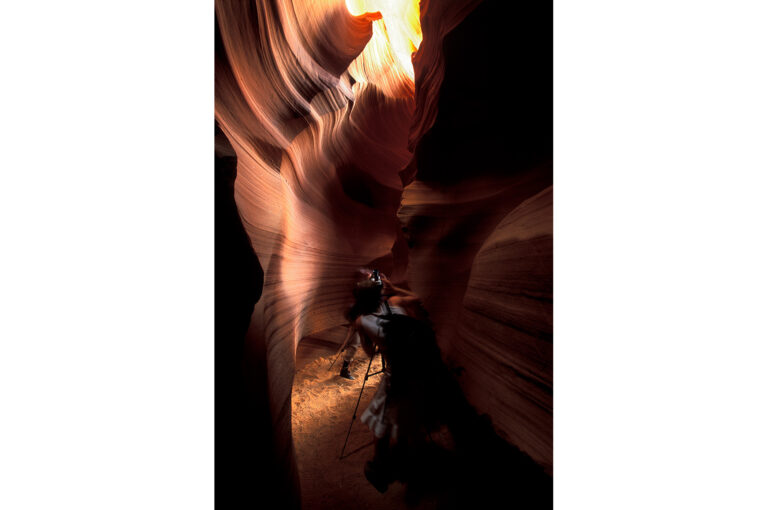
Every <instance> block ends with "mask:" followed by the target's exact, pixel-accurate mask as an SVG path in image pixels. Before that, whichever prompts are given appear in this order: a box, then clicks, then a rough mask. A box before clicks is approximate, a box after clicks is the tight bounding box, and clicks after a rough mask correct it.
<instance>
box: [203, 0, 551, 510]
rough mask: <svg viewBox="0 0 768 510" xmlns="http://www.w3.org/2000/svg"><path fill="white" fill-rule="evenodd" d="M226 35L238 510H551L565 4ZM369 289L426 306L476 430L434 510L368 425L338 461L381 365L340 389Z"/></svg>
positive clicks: (218, 39) (226, 218) (227, 442)
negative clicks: (366, 276)
mask: <svg viewBox="0 0 768 510" xmlns="http://www.w3.org/2000/svg"><path fill="white" fill-rule="evenodd" d="M215 16H216V27H215V45H216V62H215V151H216V152H215V194H216V197H215V198H216V220H215V222H216V224H215V227H216V252H215V258H216V268H215V269H216V308H215V310H216V317H215V318H216V332H215V333H216V340H215V357H216V394H215V396H216V424H215V425H216V452H215V455H216V466H217V467H216V503H217V506H219V507H220V508H238V509H239V508H262V507H263V508H295V509H299V508H303V509H305V510H315V509H318V508H334V509H345V508H350V509H351V508H408V507H413V508H475V507H481V508H482V507H493V508H551V506H552V473H553V455H552V446H553V445H552V422H553V420H552V417H553V412H552V400H553V386H552V372H553V371H552V343H553V342H552V308H553V301H552V281H553V274H552V245H553V235H552V207H553V200H552V197H553V187H552V6H551V4H549V3H546V2H509V1H507V0H421V2H419V1H418V0H346V1H345V0H312V1H309V0H250V1H246V0H240V1H237V0H231V1H229V0H216V3H215ZM358 268H378V269H380V270H381V271H382V272H383V273H385V274H386V275H387V276H388V277H389V279H390V280H391V281H392V282H394V283H396V284H397V285H400V286H403V287H407V288H408V289H410V290H412V291H413V292H414V293H415V294H416V295H418V296H419V298H420V299H421V303H422V305H423V308H424V309H425V310H426V312H427V313H428V319H429V321H430V323H431V324H432V326H433V328H434V330H435V334H436V338H437V343H438V346H439V348H440V352H441V355H442V358H443V361H444V363H445V365H446V366H447V367H449V368H450V369H451V370H452V373H454V374H455V377H456V381H457V382H458V385H459V387H460V388H461V390H462V393H463V396H464V398H465V399H466V402H467V403H468V405H469V406H470V407H471V409H472V411H473V412H474V413H476V416H477V420H478V421H477V423H478V425H477V431H479V432H477V433H476V434H475V435H474V437H475V440H474V442H472V443H471V444H472V445H473V446H472V447H471V451H469V452H459V453H456V452H454V451H453V450H452V449H451V447H450V446H447V447H446V451H447V452H448V453H447V454H446V455H448V456H447V457H445V458H444V459H445V462H442V464H443V466H442V468H443V469H444V470H446V468H445V466H451V467H450V469H447V470H446V472H445V473H442V472H440V466H437V467H435V466H433V465H432V464H429V463H427V464H425V466H429V467H430V470H431V474H432V475H433V476H432V478H435V479H436V481H435V480H431V483H432V485H431V486H430V487H431V489H430V490H432V492H430V491H429V490H426V489H425V493H424V495H423V497H418V495H416V496H414V495H413V494H411V493H408V491H407V490H406V489H407V487H405V486H404V485H403V484H399V483H395V484H393V485H392V486H390V488H389V490H388V491H387V492H386V493H384V494H379V493H378V492H377V491H376V490H375V489H374V488H373V487H371V486H370V484H369V483H368V482H367V480H366V479H365V476H364V474H363V466H364V464H365V461H366V460H367V459H368V458H370V456H371V455H372V450H373V447H372V446H370V445H368V446H367V449H366V447H365V444H366V441H369V442H370V441H371V440H372V436H371V434H370V431H369V430H368V429H367V428H366V427H365V425H363V424H362V423H360V420H359V415H360V414H361V412H358V413H357V414H358V419H357V423H354V424H353V427H354V428H353V433H352V436H351V437H352V439H354V441H352V440H351V441H352V442H354V444H351V445H350V446H351V448H350V450H351V451H353V450H355V449H356V448H357V449H359V451H357V452H354V454H352V455H349V456H347V457H345V458H343V459H339V452H340V451H341V448H342V442H343V438H344V436H345V434H346V433H347V427H348V426H349V423H350V419H351V418H352V411H353V408H354V406H355V401H356V400H357V398H358V394H359V391H360V386H361V384H362V380H363V378H364V374H365V368H366V367H365V365H366V364H367V360H366V359H365V357H364V355H362V353H360V354H358V358H357V359H356V360H355V362H354V371H355V375H356V376H357V378H356V379H355V381H347V380H343V379H341V378H339V377H338V366H336V368H335V369H334V371H329V370H327V368H328V365H329V364H330V363H331V361H332V360H333V359H334V355H335V354H336V352H337V350H338V348H339V347H340V345H341V344H342V342H343V341H344V339H345V334H346V331H347V319H346V317H345V312H346V311H347V310H348V308H349V307H350V305H351V304H352V301H353V298H352V292H351V288H352V285H353V283H354V281H353V275H354V273H355V271H356V270H357V269H358ZM376 382H377V381H376V379H375V378H371V379H370V380H369V381H368V382H367V383H366V384H367V385H366V390H365V393H364V395H363V397H362V402H361V411H362V409H363V408H364V405H365V404H366V403H367V401H368V400H370V398H371V396H372V392H373V391H374V390H375V387H376ZM313 385H315V386H313ZM297 392H302V393H301V394H300V395H299V394H297ZM312 399H314V401H313V400H312ZM310 411H312V412H313V413H315V414H313V415H312V416H311V417H310V416H309V415H306V416H304V415H301V413H308V412H310ZM297 413H299V414H297ZM323 420H326V422H323ZM324 425H328V427H331V425H333V427H335V428H334V429H333V430H330V429H329V430H328V434H329V435H327V436H323V437H328V438H332V441H328V443H329V444H327V445H319V444H316V443H317V441H321V440H323V439H322V438H321V434H320V432H316V431H315V429H316V428H317V430H321V429H322V427H323V426H324ZM339 438H340V439H339ZM437 439H438V440H439V438H437ZM312 440H315V441H316V443H311V441H312ZM308 441H310V443H308ZM446 441H447V443H450V440H446ZM447 443H446V444H447ZM326 446H327V448H326ZM321 447H322V448H323V449H320V448H321ZM326 450H327V451H326ZM454 454H455V455H454ZM451 455H454V456H451ZM441 458H442V457H441ZM435 464H441V462H437V463H435ZM432 467H434V469H432ZM318 477H320V478H318ZM323 477H325V478H323ZM329 480H331V481H329ZM337 481H338V483H336V482H337ZM464 481H466V483H464ZM441 484H442V485H441ZM499 498H503V501H502V502H501V503H497V504H496V506H489V505H492V504H494V503H492V502H493V501H499Z"/></svg>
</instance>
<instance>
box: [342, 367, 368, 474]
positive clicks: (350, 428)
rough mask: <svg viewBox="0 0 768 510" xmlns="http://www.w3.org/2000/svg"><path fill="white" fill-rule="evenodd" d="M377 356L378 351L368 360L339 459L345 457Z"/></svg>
mask: <svg viewBox="0 0 768 510" xmlns="http://www.w3.org/2000/svg"><path fill="white" fill-rule="evenodd" d="M375 357H376V353H375V352H374V353H373V356H371V360H370V361H369V362H368V368H367V369H366V370H365V378H363V385H362V386H361V387H360V395H358V397H357V404H355V412H354V413H352V421H351V422H349V429H348V430H347V437H346V439H344V446H343V447H342V448H341V455H339V460H341V459H342V458H344V450H346V449H347V441H349V434H350V433H351V432H352V425H353V424H354V423H355V418H357V408H358V407H359V406H360V399H361V398H363V390H364V389H365V381H367V380H368V372H370V370H371V364H373V358H375Z"/></svg>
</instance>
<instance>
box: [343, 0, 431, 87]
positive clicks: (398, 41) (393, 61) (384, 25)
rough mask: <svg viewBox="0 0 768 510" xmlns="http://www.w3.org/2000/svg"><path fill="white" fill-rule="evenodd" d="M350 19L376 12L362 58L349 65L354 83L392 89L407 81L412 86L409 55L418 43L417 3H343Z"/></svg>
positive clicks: (414, 0)
mask: <svg viewBox="0 0 768 510" xmlns="http://www.w3.org/2000/svg"><path fill="white" fill-rule="evenodd" d="M346 4H347V9H348V10H349V12H350V14H352V15H353V16H360V15H362V14H365V13H374V12H380V13H381V19H380V20H376V21H374V22H373V35H372V37H371V40H370V41H369V42H368V45H367V46H366V47H365V50H364V51H363V53H362V55H361V56H360V57H358V59H357V60H356V61H355V62H354V63H353V64H352V65H351V66H350V74H352V76H353V77H354V78H355V80H357V81H370V82H373V83H376V84H377V85H380V86H383V88H384V89H387V88H390V89H395V88H397V86H398V85H402V83H393V82H398V81H399V82H403V81H407V82H408V84H409V88H412V87H413V78H414V73H413V63H412V62H411V55H412V54H413V52H414V51H416V50H417V49H418V48H419V45H421V40H422V33H421V22H420V12H419V0H346Z"/></svg>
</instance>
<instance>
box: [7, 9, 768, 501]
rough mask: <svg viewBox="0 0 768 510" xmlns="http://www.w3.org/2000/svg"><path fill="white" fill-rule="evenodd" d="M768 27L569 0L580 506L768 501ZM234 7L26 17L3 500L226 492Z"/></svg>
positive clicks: (564, 468) (567, 385) (561, 58)
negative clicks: (227, 21)
mask: <svg viewBox="0 0 768 510" xmlns="http://www.w3.org/2000/svg"><path fill="white" fill-rule="evenodd" d="M767 22H768V4H766V3H765V2H763V1H731V2H701V1H698V2H693V1H664V2H661V1H651V2H641V3H630V2H615V1H611V2H609V1H603V2H598V1H586V2H585V1H582V2H556V5H555V24H554V28H555V97H554V110H555V138H554V143H555V165H554V167H555V193H556V198H555V331H554V338H555V477H554V479H555V508H557V509H566V508H590V509H593V510H595V509H610V510H614V509H616V508H622V509H626V508H643V509H646V508H654V509H659V508H670V509H676V510H677V509H680V508H697V509H701V508H718V509H722V508H738V509H747V508H766V505H768V495H766V489H765V487H766V485H765V481H766V479H767V478H768V477H767V476H766V475H768V471H767V470H766V462H765V459H766V458H767V457H768V441H767V440H766V430H768V418H767V417H766V411H765V409H766V405H765V402H766V396H765V393H766V389H768V384H766V383H767V382H768V381H767V380H766V379H767V377H766V370H765V364H766V361H767V360H768V356H767V354H768V352H767V350H766V342H767V341H768V335H766V327H765V324H764V323H765V317H766V310H767V309H768V307H767V306H766V305H767V304H768V303H766V297H765V296H766V288H768V272H767V271H766V260H768V247H767V246H766V241H765V240H766V234H765V232H766V230H767V229H766V226H765V223H766V218H768V211H766V198H765V193H766V189H768V186H766V184H767V183H766V177H765V175H766V170H768V164H767V163H768V157H767V156H766V141H767V140H768V120H767V119H768V102H767V101H766V97H767V96H766V91H768V75H767V74H766V61H768V59H767V58H766V52H767V51H768V31H767V30H766V29H765V27H766V23H767ZM213 23H214V20H213V2H203V3H197V4H195V3H189V2H180V1H157V0H156V1H152V2H149V1H135V2H129V3H125V2H123V3H106V2H96V1H90V2H88V1H72V2H52V1H48V2H35V3H30V2H12V3H9V4H8V5H5V6H4V8H3V15H2V17H1V19H0V52H1V54H2V72H3V79H2V84H1V85H0V87H2V88H1V89H0V103H1V105H0V106H1V110H0V111H1V113H0V116H2V124H1V125H2V127H0V129H2V133H1V134H0V135H1V136H0V144H1V148H2V165H1V166H0V176H1V179H2V180H1V181H0V225H1V228H0V240H1V241H2V248H1V249H0V271H1V273H0V275H1V276H0V300H1V301H0V317H2V319H1V320H0V345H1V346H2V347H1V349H2V351H1V352H0V406H2V407H0V409H1V411H0V413H1V414H2V419H1V420H0V486H2V489H0V507H2V508H8V509H22V508H35V509H37V508H41V509H43V508H44V509H51V508H57V509H60V508H77V509H99V510H101V509H104V508H110V509H118V508H126V509H136V508H142V509H154V508H157V509H163V510H165V509H168V508H184V509H185V510H186V509H208V508H212V507H213V471H214V466H213V298H214V296H213V179H212V171H213V50H214V48H213ZM500 65H502V67H503V64H500ZM511 71H512V72H513V71H514V70H513V69H512V70H511ZM503 76H504V74H503V72H502V71H501V70H499V72H498V73H495V74H494V75H493V78H492V79H504V78H503ZM486 78H487V77H486ZM505 100H508V99H507V98H505Z"/></svg>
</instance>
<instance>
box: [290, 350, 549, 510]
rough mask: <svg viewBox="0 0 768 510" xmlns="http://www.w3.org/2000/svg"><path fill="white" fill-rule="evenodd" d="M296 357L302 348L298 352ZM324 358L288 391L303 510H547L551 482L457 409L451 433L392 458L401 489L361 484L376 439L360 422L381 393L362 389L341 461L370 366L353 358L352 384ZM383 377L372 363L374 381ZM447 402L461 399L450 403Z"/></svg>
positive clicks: (485, 425)
mask: <svg viewBox="0 0 768 510" xmlns="http://www.w3.org/2000/svg"><path fill="white" fill-rule="evenodd" d="M300 350H301V347H300ZM332 360H333V355H332V354H328V355H327V356H324V357H319V358H316V359H314V360H311V361H308V362H307V363H306V364H305V365H304V366H301V367H298V371H297V373H296V377H295V379H294V386H293V398H292V400H293V417H292V420H293V437H294V441H295V445H296V454H297V461H298V465H299V475H300V479H301V492H302V508H304V509H305V510H320V509H325V508H329V509H330V508H332V509H334V510H345V509H353V508H354V509H396V508H411V509H419V510H421V509H463V508H524V509H545V508H552V478H551V476H549V475H547V474H546V473H544V472H543V471H542V470H541V469H540V468H539V467H538V466H537V465H536V464H535V463H534V462H533V461H532V460H531V459H530V458H529V457H528V456H527V455H525V454H523V453H522V452H520V451H519V450H518V449H516V448H515V447H513V446H511V445H509V444H508V443H507V442H506V441H504V440H503V439H502V438H500V437H499V436H498V435H497V434H496V433H495V431H494V429H493V427H492V425H491V422H490V420H488V419H487V417H484V416H478V415H477V414H476V413H475V411H474V409H473V408H471V406H469V405H468V404H466V403H461V402H458V403H457V405H456V409H458V412H456V413H454V415H453V419H452V423H451V427H447V426H444V427H442V428H441V429H440V430H438V431H437V432H433V433H432V434H431V435H430V437H429V438H428V440H427V441H425V442H423V443H421V444H419V445H418V446H412V447H410V448H409V449H408V451H403V450H402V449H401V450H400V451H399V452H398V451H397V449H395V450H393V456H394V455H397V456H398V457H397V458H398V462H397V465H398V466H399V470H398V473H397V478H398V481H396V482H394V483H393V484H391V485H390V486H389V488H388V489H387V491H386V492H385V493H383V494H381V493H379V492H378V491H377V490H376V489H375V488H374V487H373V486H372V485H371V484H370V483H369V482H368V481H367V480H366V478H365V476H364V474H363V468H364V465H365V462H366V461H367V460H369V459H371V458H372V457H373V436H372V434H371V432H370V431H369V430H368V428H367V427H366V426H365V425H363V424H362V423H361V422H360V420H359V416H360V414H362V410H363V409H365V407H366V406H367V405H368V403H369V402H370V400H371V398H372V397H373V394H374V393H375V391H376V386H377V385H378V378H377V377H376V376H374V377H373V378H371V379H369V380H368V382H367V383H366V386H365V390H364V392H363V396H362V400H361V402H360V409H359V410H358V413H357V416H358V418H357V419H356V420H355V422H354V423H353V424H352V431H351V434H350V438H349V443H348V444H347V447H346V452H345V454H344V457H343V458H341V459H340V458H339V456H340V453H341V449H342V445H343V444H344V438H345V436H346V434H347V430H348V428H349V426H350V420H351V418H352V414H353V410H354V406H355V403H356V402H357V398H358V395H359V394H360V388H361V385H362V379H363V377H364V375H365V370H366V368H367V363H366V361H365V359H363V358H360V357H358V358H357V360H356V361H355V362H354V364H353V369H352V372H353V374H354V375H355V376H356V379H355V380H354V381H348V380H345V379H341V378H339V377H338V370H337V368H338V367H335V369H334V370H333V371H329V370H328V367H329V365H330V364H331V362H332ZM378 370H380V361H379V360H378V359H376V361H375V362H374V364H373V366H372V367H371V373H375V372H377V371H378ZM451 398H461V397H459V396H458V395H453V396H452V397H451Z"/></svg>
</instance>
